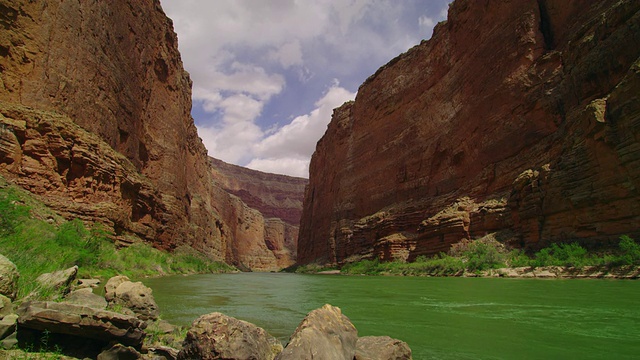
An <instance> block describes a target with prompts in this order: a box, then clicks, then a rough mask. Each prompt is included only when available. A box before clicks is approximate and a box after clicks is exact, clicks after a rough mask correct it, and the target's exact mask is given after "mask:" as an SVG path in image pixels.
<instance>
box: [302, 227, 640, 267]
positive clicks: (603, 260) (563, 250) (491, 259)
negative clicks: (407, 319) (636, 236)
mask: <svg viewBox="0 0 640 360" xmlns="http://www.w3.org/2000/svg"><path fill="white" fill-rule="evenodd" d="M543 266H562V267H575V268H580V267H584V266H597V267H602V268H607V269H613V268H622V267H629V266H640V245H638V243H636V242H635V241H634V240H633V239H632V238H630V237H629V236H626V235H625V236H621V237H620V242H619V244H618V247H617V248H614V249H610V250H609V251H607V252H589V251H587V250H586V249H585V248H584V247H582V246H580V245H579V244H578V243H563V244H552V245H551V246H549V247H547V248H543V249H541V250H540V251H538V252H536V253H534V254H533V256H531V257H530V256H528V255H526V254H525V253H524V252H523V251H522V250H508V249H507V248H506V247H505V246H504V245H503V244H501V243H499V242H498V241H496V240H495V239H493V238H491V237H487V238H483V239H479V240H475V241H462V242H460V243H458V244H454V245H453V246H452V248H451V250H450V251H449V253H448V254H444V253H440V254H438V255H436V256H434V257H432V258H427V257H425V256H419V257H418V258H416V260H415V261H414V262H402V261H391V262H380V261H378V260H377V259H375V260H361V261H357V262H352V263H348V264H345V265H344V266H343V267H342V269H341V273H343V274H349V275H355V274H362V275H378V274H389V275H431V276H456V275H462V274H463V273H465V272H470V273H480V272H482V271H486V270H490V269H498V268H505V267H543ZM315 268H318V265H315ZM313 269H314V267H310V268H306V269H305V271H306V272H313Z"/></svg>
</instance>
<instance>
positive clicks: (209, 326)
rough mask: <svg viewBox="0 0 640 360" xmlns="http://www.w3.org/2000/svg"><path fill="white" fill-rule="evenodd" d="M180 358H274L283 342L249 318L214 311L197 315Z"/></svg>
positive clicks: (230, 359) (234, 359)
mask: <svg viewBox="0 0 640 360" xmlns="http://www.w3.org/2000/svg"><path fill="white" fill-rule="evenodd" d="M183 346H184V347H183V349H182V350H181V351H180V353H178V359H182V360H186V359H202V360H214V359H229V360H242V359H256V360H257V359H260V360H273V359H274V358H275V356H276V355H277V354H278V353H280V351H282V345H280V343H279V342H278V340H277V339H276V338H274V337H273V336H271V335H269V333H267V332H266V331H265V330H264V329H262V328H259V327H257V326H255V325H253V324H251V323H248V322H246V321H242V320H238V319H236V318H233V317H230V316H227V315H224V314H221V313H211V314H206V315H202V316H200V317H199V318H198V319H196V320H195V321H194V322H193V324H192V325H191V328H190V329H189V331H188V332H187V337H186V338H185V341H184V345H183Z"/></svg>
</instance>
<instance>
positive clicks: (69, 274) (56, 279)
mask: <svg viewBox="0 0 640 360" xmlns="http://www.w3.org/2000/svg"><path fill="white" fill-rule="evenodd" d="M77 275H78V266H77V265H76V266H73V267H70V268H68V269H66V270H60V271H54V272H52V273H45V274H42V275H40V276H38V278H37V279H36V281H37V282H38V284H40V286H42V287H43V288H49V289H54V290H56V292H59V293H61V294H63V295H65V294H68V293H69V291H71V284H72V283H73V282H74V281H75V280H76V276H77Z"/></svg>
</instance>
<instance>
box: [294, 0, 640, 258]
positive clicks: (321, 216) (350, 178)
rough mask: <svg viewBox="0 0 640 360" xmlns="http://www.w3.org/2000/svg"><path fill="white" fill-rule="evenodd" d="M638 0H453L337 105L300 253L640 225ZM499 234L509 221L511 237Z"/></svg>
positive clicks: (552, 235) (385, 249) (608, 235)
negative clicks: (412, 42)
mask: <svg viewBox="0 0 640 360" xmlns="http://www.w3.org/2000/svg"><path fill="white" fill-rule="evenodd" d="M639 10H640V3H638V2H637V1H631V0H626V1H624V0H623V1H587V0H568V1H565V0H563V1H553V0H538V1H534V0H528V1H517V2H506V1H490V2H480V1H471V0H458V1H455V2H454V3H453V4H452V5H451V6H450V8H449V14H448V15H449V18H448V20H447V21H446V22H444V23H440V24H438V25H437V26H436V28H435V30H434V33H433V37H432V38H431V40H429V41H424V42H422V43H421V44H420V45H417V46H416V47H414V48H412V49H410V50H409V51H407V52H406V53H404V54H402V55H400V56H398V57H397V58H395V59H394V60H392V61H391V62H390V63H388V64H387V65H385V66H383V67H382V68H381V69H380V70H378V71H377V72H376V74H374V75H373V76H371V77H370V78H369V79H367V81H366V82H365V83H364V84H363V85H362V86H361V87H360V89H359V91H358V95H357V97H356V100H355V102H350V103H346V104H345V105H343V106H342V107H340V108H338V109H336V110H335V111H334V114H333V118H332V120H331V123H330V125H329V127H328V129H327V132H326V133H325V135H324V136H323V138H322V139H321V140H320V141H319V142H318V144H317V148H316V151H315V153H314V155H313V158H312V161H311V167H310V184H309V187H308V190H307V192H306V194H305V201H304V209H303V216H302V220H301V228H300V239H299V243H298V261H299V262H300V263H309V262H313V261H316V262H322V263H343V262H345V261H347V260H350V259H355V258H360V257H379V258H382V259H404V260H412V259H414V258H415V257H417V256H419V255H430V254H436V253H438V252H440V251H447V250H448V249H449V247H450V245H451V244H452V243H454V242H457V241H459V240H461V239H473V238H476V237H480V236H483V235H485V234H487V233H493V232H500V233H504V234H508V236H507V235H505V236H507V237H508V238H507V239H505V240H506V241H510V242H511V243H512V244H515V245H519V246H523V247H528V248H538V247H540V246H543V245H546V244H548V243H550V242H555V241H571V240H578V241H581V242H582V243H583V244H584V245H587V246H591V245H594V246H595V245H599V244H603V243H607V242H612V241H616V239H617V238H618V237H619V236H620V235H622V234H630V235H632V236H636V237H637V236H638V235H640V233H639V231H640V230H639V229H638V226H637V224H638V223H640V142H639V140H640V137H639V136H638V134H640V101H638V94H640V92H639V90H640V59H639V56H640V46H636V45H637V44H639V43H640V13H639ZM505 230H508V231H506V232H505Z"/></svg>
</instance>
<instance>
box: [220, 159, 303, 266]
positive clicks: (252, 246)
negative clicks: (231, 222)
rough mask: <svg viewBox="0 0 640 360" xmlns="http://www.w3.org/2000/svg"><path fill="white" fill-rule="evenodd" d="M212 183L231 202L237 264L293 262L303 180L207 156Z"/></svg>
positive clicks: (276, 264) (232, 249) (263, 264)
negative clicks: (233, 211) (227, 196)
mask: <svg viewBox="0 0 640 360" xmlns="http://www.w3.org/2000/svg"><path fill="white" fill-rule="evenodd" d="M210 161H211V164H212V171H211V174H212V177H213V180H214V183H215V185H216V186H218V187H220V188H222V189H223V190H225V191H227V192H228V193H230V194H232V195H234V196H237V199H235V200H234V201H232V202H233V203H234V209H235V211H236V215H237V216H236V217H235V218H236V219H237V223H238V226H237V227H236V231H235V238H236V241H235V242H233V243H232V244H231V245H230V251H231V253H232V254H231V255H230V257H231V258H234V259H237V264H236V265H240V266H241V267H244V266H246V267H249V268H252V269H257V270H278V269H282V268H285V267H288V266H291V265H293V264H294V263H295V259H296V253H297V243H298V229H299V223H300V216H301V214H302V200H303V197H304V188H305V186H306V184H307V183H308V181H307V179H303V178H295V177H290V176H285V175H276V174H269V173H264V172H261V171H256V170H251V169H247V168H243V167H240V166H236V165H232V164H227V163H225V162H223V161H221V160H217V159H214V158H210Z"/></svg>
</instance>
